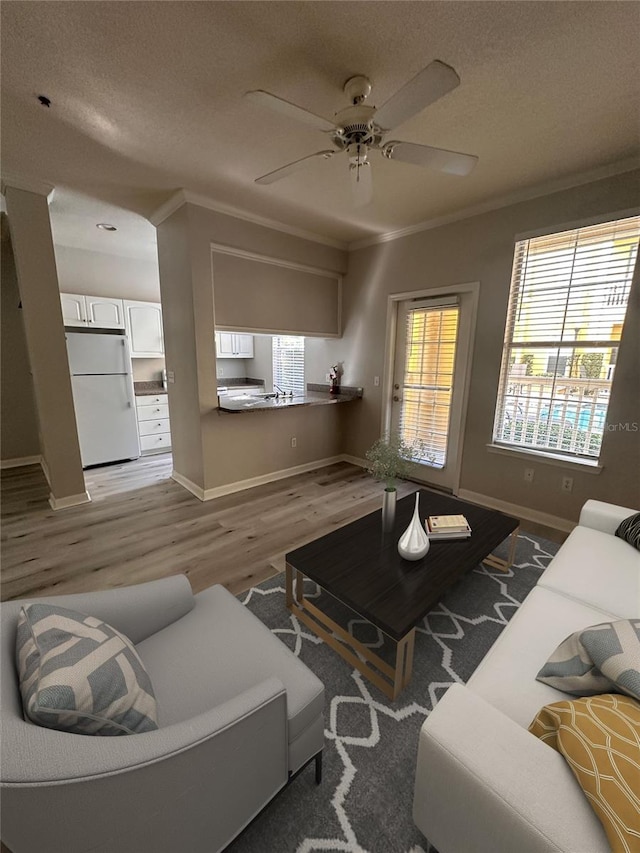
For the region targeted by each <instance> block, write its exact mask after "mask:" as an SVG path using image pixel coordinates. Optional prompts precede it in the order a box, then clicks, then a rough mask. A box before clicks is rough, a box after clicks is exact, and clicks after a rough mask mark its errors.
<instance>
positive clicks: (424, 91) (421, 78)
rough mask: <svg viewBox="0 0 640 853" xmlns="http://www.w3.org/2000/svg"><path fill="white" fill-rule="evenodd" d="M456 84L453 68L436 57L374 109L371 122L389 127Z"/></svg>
mask: <svg viewBox="0 0 640 853" xmlns="http://www.w3.org/2000/svg"><path fill="white" fill-rule="evenodd" d="M459 85H460V78H459V77H458V75H457V73H456V72H455V70H454V69H453V68H452V67H451V66H450V65H446V64H445V63H444V62H440V60H439V59H436V60H434V61H433V62H430V63H429V65H427V67H426V68H423V69H422V71H420V72H418V74H416V76H415V77H414V78H413V79H412V80H409V82H408V83H405V85H404V86H403V87H402V88H401V89H399V90H398V91H397V92H396V93H395V95H392V96H391V97H390V98H389V100H388V101H387V102H386V104H383V105H382V106H381V107H380V109H379V110H377V111H376V114H375V119H374V121H375V123H376V124H377V125H378V127H380V128H383V129H385V130H391V129H392V128H394V127H397V126H398V125H399V124H402V122H404V121H406V120H407V119H409V118H411V116H414V115H416V113H419V112H420V111H421V110H423V109H424V108H425V107H428V106H429V104H432V103H433V102H434V101H437V100H438V98H441V97H442V96H443V95H446V94H447V92H450V91H451V90H452V89H455V88H456V86H459Z"/></svg>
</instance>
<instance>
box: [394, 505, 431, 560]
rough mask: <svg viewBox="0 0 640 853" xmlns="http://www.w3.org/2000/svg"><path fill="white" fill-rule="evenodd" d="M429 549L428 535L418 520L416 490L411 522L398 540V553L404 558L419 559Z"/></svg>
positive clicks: (418, 508)
mask: <svg viewBox="0 0 640 853" xmlns="http://www.w3.org/2000/svg"><path fill="white" fill-rule="evenodd" d="M428 550H429V537H428V536H427V534H426V533H425V530H424V527H423V526H422V522H421V521H420V492H416V508H415V509H414V511H413V518H412V519H411V524H410V525H409V526H408V527H407V529H406V530H405V532H404V533H403V534H402V536H401V537H400V540H399V541H398V554H400V556H401V557H402V558H403V559H405V560H420V559H421V558H422V557H424V555H425V554H426V553H427V551H428Z"/></svg>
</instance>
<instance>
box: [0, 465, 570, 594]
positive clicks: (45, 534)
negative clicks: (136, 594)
mask: <svg viewBox="0 0 640 853" xmlns="http://www.w3.org/2000/svg"><path fill="white" fill-rule="evenodd" d="M171 468H172V460H171V456H170V455H161V456H148V457H143V458H140V459H138V460H136V461H135V462H127V463H124V464H119V465H112V466H105V467H103V468H97V469H93V470H92V471H87V472H85V473H86V481H87V488H88V490H89V493H90V495H91V497H92V503H91V504H85V505H84V506H80V507H75V508H72V509H66V510H58V511H57V512H54V511H53V510H52V509H51V508H50V507H49V504H48V502H47V497H48V487H47V484H46V481H45V479H44V476H43V474H42V471H41V469H40V467H39V466H37V465H33V466H29V467H24V468H13V469H7V470H5V471H3V472H2V478H1V492H0V494H1V498H2V535H1V538H2V551H1V556H2V574H1V588H0V597H1V598H2V600H7V599H10V598H22V597H32V596H37V595H56V594H62V593H73V592H86V591H88V590H97V589H111V588H113V587H120V586H129V585H130V584H135V583H141V582H143V581H148V580H153V579H155V578H160V577H165V576H167V575H172V574H177V573H180V572H184V573H185V574H186V575H188V577H189V580H190V581H191V585H192V587H193V590H194V592H199V591H200V590H202V589H205V588H206V587H209V586H211V585H212V584H215V583H221V584H224V586H226V587H227V588H228V589H229V590H230V591H231V592H233V593H238V592H241V591H242V590H244V589H247V588H249V587H250V586H253V585H254V584H256V583H260V582H261V581H263V580H265V579H266V578H268V577H271V576H272V575H274V574H276V573H277V572H280V571H283V570H284V555H285V554H286V552H287V551H291V550H292V549H294V548H297V547H299V546H300V545H303V544H305V543H306V542H310V541H311V540H313V539H315V538H317V537H318V536H322V535H324V534H325V533H328V532H329V531H331V530H333V529H335V528H336V527H340V526H342V525H343V524H347V523H348V522H350V521H353V520H354V519H355V518H359V517H360V516H362V515H366V514H367V513H369V512H372V511H373V510H375V509H377V508H379V507H380V505H381V486H380V484H379V483H376V482H375V481H374V480H372V479H371V477H369V475H368V474H366V472H364V471H363V470H362V469H361V468H358V467H356V466H354V465H350V464H348V463H338V464H336V465H332V466H330V467H328V468H319V469H317V470H315V471H310V472H308V473H306V474H299V475H298V476H295V477H290V478H288V479H286V480H280V481H278V482H275V483H270V484H268V485H264V486H258V487H256V488H253V489H248V490H245V491H243V492H237V493H236V494H233V495H228V496H226V497H222V498H217V499H216V500H212V501H207V502H205V503H203V502H201V501H199V500H198V499H197V498H195V497H194V496H193V495H191V494H190V493H189V492H187V491H186V490H185V489H183V488H182V487H181V486H179V485H178V484H177V483H175V482H174V481H173V480H171V479H170V474H171ZM416 488H417V485H416V484H413V483H402V484H401V485H400V487H399V496H400V497H402V496H403V495H406V494H410V493H411V492H413V491H415V489H416ZM528 529H529V530H531V532H534V533H538V534H539V535H542V536H546V537H547V538H552V539H554V540H556V541H562V538H563V537H562V534H557V533H555V532H554V531H552V530H549V529H548V528H536V529H534V528H532V526H531V525H529V526H528Z"/></svg>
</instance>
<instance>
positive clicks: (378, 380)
mask: <svg viewBox="0 0 640 853" xmlns="http://www.w3.org/2000/svg"><path fill="white" fill-rule="evenodd" d="M373 384H374V385H375V387H376V388H377V387H378V385H379V384H380V377H379V376H374V377H373Z"/></svg>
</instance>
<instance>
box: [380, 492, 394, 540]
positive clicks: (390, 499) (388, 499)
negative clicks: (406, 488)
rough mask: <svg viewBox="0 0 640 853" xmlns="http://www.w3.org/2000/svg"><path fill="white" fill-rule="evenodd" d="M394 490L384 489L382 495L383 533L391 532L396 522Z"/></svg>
mask: <svg viewBox="0 0 640 853" xmlns="http://www.w3.org/2000/svg"><path fill="white" fill-rule="evenodd" d="M397 495H398V493H397V491H396V490H395V489H385V490H384V492H383V493H382V529H383V531H384V532H385V533H389V531H391V530H393V525H394V523H395V520H396V497H397Z"/></svg>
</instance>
